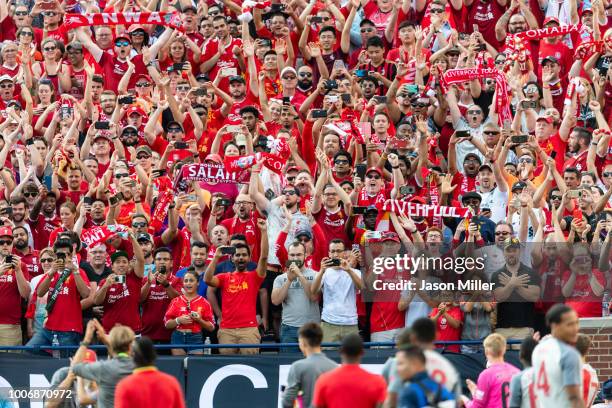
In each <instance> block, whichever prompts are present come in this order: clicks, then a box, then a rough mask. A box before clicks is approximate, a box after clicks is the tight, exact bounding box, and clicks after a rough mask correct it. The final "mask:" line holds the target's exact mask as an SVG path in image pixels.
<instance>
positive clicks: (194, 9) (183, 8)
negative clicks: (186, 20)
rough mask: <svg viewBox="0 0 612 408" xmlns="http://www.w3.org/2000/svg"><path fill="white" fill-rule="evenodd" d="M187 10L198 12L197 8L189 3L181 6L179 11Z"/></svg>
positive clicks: (184, 11)
mask: <svg viewBox="0 0 612 408" xmlns="http://www.w3.org/2000/svg"><path fill="white" fill-rule="evenodd" d="M189 10H191V11H193V12H194V13H196V14H197V12H198V9H196V8H195V7H194V6H192V5H191V4H187V5H186V6H184V7H182V8H181V13H186V12H187V11H189Z"/></svg>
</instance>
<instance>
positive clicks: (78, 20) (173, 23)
mask: <svg viewBox="0 0 612 408" xmlns="http://www.w3.org/2000/svg"><path fill="white" fill-rule="evenodd" d="M132 24H141V25H156V26H159V25H161V26H166V27H170V28H174V29H177V30H181V31H184V29H183V27H182V22H181V17H180V15H179V14H178V13H168V12H163V11H162V12H152V13H139V12H130V13H88V14H66V16H65V17H64V26H65V27H66V29H68V30H71V29H73V28H77V27H88V26H99V25H108V26H111V25H125V26H129V25H132Z"/></svg>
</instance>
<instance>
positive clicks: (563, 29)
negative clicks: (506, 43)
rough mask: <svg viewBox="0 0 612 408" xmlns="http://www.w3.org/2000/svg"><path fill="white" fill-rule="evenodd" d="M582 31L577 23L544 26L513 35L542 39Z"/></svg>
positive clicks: (529, 38)
mask: <svg viewBox="0 0 612 408" xmlns="http://www.w3.org/2000/svg"><path fill="white" fill-rule="evenodd" d="M578 32H580V27H579V26H577V25H565V26H559V27H544V28H538V29H537V30H527V31H523V32H522V33H517V34H514V35H513V37H518V38H521V39H524V40H541V39H542V38H548V37H559V36H563V35H567V34H569V33H578Z"/></svg>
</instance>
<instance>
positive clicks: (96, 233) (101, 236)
mask: <svg viewBox="0 0 612 408" xmlns="http://www.w3.org/2000/svg"><path fill="white" fill-rule="evenodd" d="M127 231H128V228H127V227H126V226H125V225H120V224H115V225H101V226H99V227H93V228H90V229H88V230H86V231H83V233H82V234H81V241H83V244H85V247H86V248H93V247H95V246H96V245H98V244H101V243H103V242H105V241H106V240H107V239H109V238H111V237H112V236H113V235H115V234H118V233H126V232H127Z"/></svg>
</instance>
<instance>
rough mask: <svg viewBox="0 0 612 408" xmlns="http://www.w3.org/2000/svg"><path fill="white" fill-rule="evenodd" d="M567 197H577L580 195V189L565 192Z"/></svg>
mask: <svg viewBox="0 0 612 408" xmlns="http://www.w3.org/2000/svg"><path fill="white" fill-rule="evenodd" d="M567 197H568V198H579V197H582V191H580V190H569V191H568V192H567Z"/></svg>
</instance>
